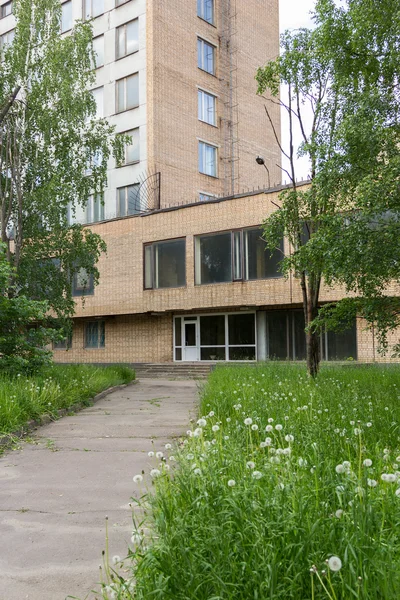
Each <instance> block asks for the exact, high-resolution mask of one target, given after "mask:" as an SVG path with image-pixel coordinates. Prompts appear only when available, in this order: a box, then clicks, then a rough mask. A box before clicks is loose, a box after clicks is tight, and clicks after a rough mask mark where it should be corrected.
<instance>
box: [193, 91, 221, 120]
mask: <svg viewBox="0 0 400 600" xmlns="http://www.w3.org/2000/svg"><path fill="white" fill-rule="evenodd" d="M207 98H211V100H212V118H211V119H207V116H208V115H209V113H210V111H209V110H207V101H206V100H207ZM197 101H198V118H199V121H202V122H203V123H207V124H208V125H212V126H214V127H216V126H217V97H216V96H215V95H214V94H211V93H210V92H206V91H205V90H203V89H201V88H198V90H197Z"/></svg>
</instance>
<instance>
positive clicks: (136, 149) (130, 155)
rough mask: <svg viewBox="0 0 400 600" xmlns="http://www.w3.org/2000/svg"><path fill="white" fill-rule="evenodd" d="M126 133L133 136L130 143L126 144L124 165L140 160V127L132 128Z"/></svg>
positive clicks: (125, 133)
mask: <svg viewBox="0 0 400 600" xmlns="http://www.w3.org/2000/svg"><path fill="white" fill-rule="evenodd" d="M124 135H128V136H129V137H130V138H131V142H130V144H128V145H127V146H125V156H124V162H123V163H122V164H123V165H129V164H132V163H136V162H139V161H140V129H139V127H137V128H136V129H131V130H130V131H125V132H124Z"/></svg>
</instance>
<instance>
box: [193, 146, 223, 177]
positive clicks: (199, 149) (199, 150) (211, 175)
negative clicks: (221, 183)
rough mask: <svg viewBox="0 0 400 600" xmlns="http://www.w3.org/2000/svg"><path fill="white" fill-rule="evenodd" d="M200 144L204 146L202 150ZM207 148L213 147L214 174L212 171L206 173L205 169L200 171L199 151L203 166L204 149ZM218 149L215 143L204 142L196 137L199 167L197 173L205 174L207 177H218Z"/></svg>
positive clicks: (204, 163) (204, 159)
mask: <svg viewBox="0 0 400 600" xmlns="http://www.w3.org/2000/svg"><path fill="white" fill-rule="evenodd" d="M201 146H203V147H204V150H201ZM207 147H208V148H213V149H214V150H215V174H212V173H206V172H205V171H201V170H200V152H201V153H202V158H201V160H202V162H203V165H204V167H205V166H206V162H207V161H206V156H207V155H206V149H207ZM218 150H219V146H217V145H216V144H212V143H210V142H206V141H205V140H200V139H198V169H199V173H200V174H201V175H206V176H207V177H213V178H214V179H218Z"/></svg>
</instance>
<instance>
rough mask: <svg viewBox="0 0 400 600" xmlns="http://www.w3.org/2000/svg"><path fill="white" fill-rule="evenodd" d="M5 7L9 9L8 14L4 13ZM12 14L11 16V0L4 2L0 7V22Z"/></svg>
mask: <svg viewBox="0 0 400 600" xmlns="http://www.w3.org/2000/svg"><path fill="white" fill-rule="evenodd" d="M7 6H9V7H10V12H7V13H6V12H5V11H6V7H7ZM12 14H13V0H9V1H8V2H4V4H1V5H0V20H1V19H5V18H6V17H9V16H10V15H12Z"/></svg>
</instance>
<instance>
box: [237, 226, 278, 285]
mask: <svg viewBox="0 0 400 600" xmlns="http://www.w3.org/2000/svg"><path fill="white" fill-rule="evenodd" d="M261 236H262V229H251V230H248V231H245V238H246V243H245V249H246V257H245V264H246V278H247V279H266V278H268V277H279V276H281V273H280V272H279V267H278V264H279V262H280V261H281V260H282V258H283V240H282V242H281V247H280V250H275V251H274V252H273V253H272V254H271V252H270V250H268V248H267V247H266V245H265V241H264V240H263V239H262V238H261Z"/></svg>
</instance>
